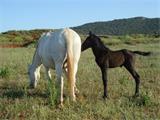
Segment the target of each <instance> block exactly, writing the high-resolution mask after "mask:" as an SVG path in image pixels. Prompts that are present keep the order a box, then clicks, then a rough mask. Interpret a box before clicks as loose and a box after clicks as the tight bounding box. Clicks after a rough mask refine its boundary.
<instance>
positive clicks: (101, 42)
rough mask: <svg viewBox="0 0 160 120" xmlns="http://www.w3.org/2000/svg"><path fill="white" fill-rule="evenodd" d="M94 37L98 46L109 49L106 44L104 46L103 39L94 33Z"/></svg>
mask: <svg viewBox="0 0 160 120" xmlns="http://www.w3.org/2000/svg"><path fill="white" fill-rule="evenodd" d="M94 36H95V38H96V39H97V40H98V42H99V43H98V44H99V48H100V49H103V50H109V48H108V47H107V46H105V44H104V43H103V41H102V40H101V39H100V38H99V37H98V36H96V35H94Z"/></svg>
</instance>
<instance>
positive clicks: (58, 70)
mask: <svg viewBox="0 0 160 120" xmlns="http://www.w3.org/2000/svg"><path fill="white" fill-rule="evenodd" d="M62 72H63V69H62V64H60V63H58V64H56V75H57V80H56V89H57V95H58V96H57V97H58V101H59V100H60V104H61V105H63V84H64V83H63V77H62Z"/></svg>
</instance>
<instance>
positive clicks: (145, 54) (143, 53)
mask: <svg viewBox="0 0 160 120" xmlns="http://www.w3.org/2000/svg"><path fill="white" fill-rule="evenodd" d="M133 53H135V54H139V55H143V56H149V55H151V52H142V51H133Z"/></svg>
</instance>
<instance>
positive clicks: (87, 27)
mask: <svg viewBox="0 0 160 120" xmlns="http://www.w3.org/2000/svg"><path fill="white" fill-rule="evenodd" d="M72 28H73V29H74V30H75V31H77V32H78V33H81V34H88V32H89V31H92V32H94V33H95V34H98V35H126V34H160V18H146V17H134V18H128V19H117V20H112V21H104V22H94V23H87V24H84V25H81V26H77V27H72Z"/></svg>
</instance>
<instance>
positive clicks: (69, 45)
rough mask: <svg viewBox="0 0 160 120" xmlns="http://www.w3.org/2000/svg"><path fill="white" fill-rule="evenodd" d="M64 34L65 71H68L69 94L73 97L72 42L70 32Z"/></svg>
mask: <svg viewBox="0 0 160 120" xmlns="http://www.w3.org/2000/svg"><path fill="white" fill-rule="evenodd" d="M65 32H66V35H65V37H66V43H67V69H68V74H67V77H68V81H69V89H70V94H71V96H72V97H73V94H74V58H73V40H72V36H71V33H70V31H68V29H67V30H66V31H65Z"/></svg>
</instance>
